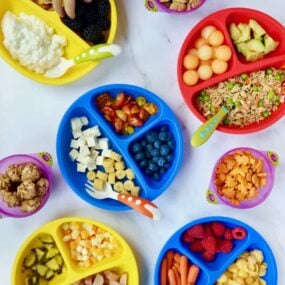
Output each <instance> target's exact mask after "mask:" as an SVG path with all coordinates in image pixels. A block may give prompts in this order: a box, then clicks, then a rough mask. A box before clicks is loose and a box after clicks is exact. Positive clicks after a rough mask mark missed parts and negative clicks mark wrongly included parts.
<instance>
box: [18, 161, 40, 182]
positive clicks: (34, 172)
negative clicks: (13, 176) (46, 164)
mask: <svg viewBox="0 0 285 285" xmlns="http://www.w3.org/2000/svg"><path fill="white" fill-rule="evenodd" d="M41 174H42V173H41V171H40V169H39V168H38V166H36V165H35V164H34V163H27V164H26V165H25V166H24V168H23V170H22V176H21V178H22V181H24V180H32V182H35V181H37V180H38V179H40V177H41Z"/></svg>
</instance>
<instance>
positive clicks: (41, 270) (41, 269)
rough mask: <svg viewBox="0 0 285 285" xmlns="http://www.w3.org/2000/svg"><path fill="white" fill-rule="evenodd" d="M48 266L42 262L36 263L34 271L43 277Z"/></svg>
mask: <svg viewBox="0 0 285 285" xmlns="http://www.w3.org/2000/svg"><path fill="white" fill-rule="evenodd" d="M48 270H49V269H48V267H47V266H45V265H43V264H38V265H37V266H36V272H37V273H38V274H39V275H40V276H41V277H44V276H45V275H46V273H47V271H48Z"/></svg>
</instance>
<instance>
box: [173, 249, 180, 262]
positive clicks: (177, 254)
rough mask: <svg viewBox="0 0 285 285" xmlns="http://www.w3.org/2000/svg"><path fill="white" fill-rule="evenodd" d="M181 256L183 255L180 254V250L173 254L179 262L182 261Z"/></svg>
mask: <svg viewBox="0 0 285 285" xmlns="http://www.w3.org/2000/svg"><path fill="white" fill-rule="evenodd" d="M180 257H181V254H179V253H178V252H176V253H175V254H174V256H173V258H174V260H175V261H176V262H179V263H180Z"/></svg>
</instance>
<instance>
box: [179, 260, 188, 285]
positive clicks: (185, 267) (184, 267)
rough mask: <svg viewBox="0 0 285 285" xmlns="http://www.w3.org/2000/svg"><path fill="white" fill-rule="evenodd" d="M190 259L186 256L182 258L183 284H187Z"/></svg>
mask: <svg viewBox="0 0 285 285" xmlns="http://www.w3.org/2000/svg"><path fill="white" fill-rule="evenodd" d="M187 273H188V260H187V257H186V256H184V255H183V256H181V258H180V274H181V275H180V276H181V285H187Z"/></svg>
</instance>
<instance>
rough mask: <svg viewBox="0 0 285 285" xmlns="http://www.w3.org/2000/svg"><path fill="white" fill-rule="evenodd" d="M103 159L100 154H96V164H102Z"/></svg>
mask: <svg viewBox="0 0 285 285" xmlns="http://www.w3.org/2000/svg"><path fill="white" fill-rule="evenodd" d="M103 160H104V157H103V156H101V155H99V156H97V159H96V164H97V165H103Z"/></svg>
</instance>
